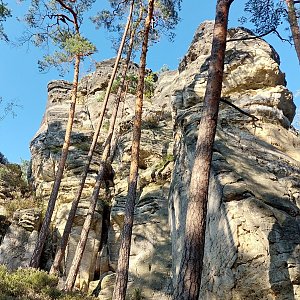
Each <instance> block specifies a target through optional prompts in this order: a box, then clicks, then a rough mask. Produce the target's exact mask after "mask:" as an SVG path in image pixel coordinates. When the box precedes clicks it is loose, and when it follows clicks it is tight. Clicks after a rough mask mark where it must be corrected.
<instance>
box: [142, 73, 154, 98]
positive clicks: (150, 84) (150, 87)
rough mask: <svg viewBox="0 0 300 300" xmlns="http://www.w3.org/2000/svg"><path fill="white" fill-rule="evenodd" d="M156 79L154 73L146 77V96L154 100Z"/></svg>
mask: <svg viewBox="0 0 300 300" xmlns="http://www.w3.org/2000/svg"><path fill="white" fill-rule="evenodd" d="M154 79H155V75H154V73H150V74H148V75H147V76H146V77H145V87H144V94H145V96H146V97H147V98H148V99H150V98H152V97H153V95H154V90H155V80H154Z"/></svg>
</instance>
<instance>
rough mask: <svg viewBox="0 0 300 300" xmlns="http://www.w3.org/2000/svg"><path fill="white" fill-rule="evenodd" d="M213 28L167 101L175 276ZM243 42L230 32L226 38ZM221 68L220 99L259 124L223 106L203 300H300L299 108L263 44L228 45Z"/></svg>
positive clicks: (200, 35)
mask: <svg viewBox="0 0 300 300" xmlns="http://www.w3.org/2000/svg"><path fill="white" fill-rule="evenodd" d="M211 30H212V24H211V23H204V24H202V25H200V27H199V28H198V30H197V32H196V35H195V37H194V40H193V44H192V45H191V47H190V49H189V52H188V54H187V56H186V57H185V59H184V61H183V62H182V63H181V65H180V68H179V70H180V74H179V77H178V78H176V79H175V81H174V82H177V83H178V84H176V86H177V87H178V86H179V84H181V86H180V88H179V89H178V90H177V91H176V92H175V93H174V95H175V97H173V105H174V110H175V112H176V116H175V118H176V119H175V120H176V121H175V138H176V144H175V146H174V150H175V157H176V160H175V167H174V171H173V178H172V183H171V188H170V199H169V200H170V217H171V228H172V243H173V254H172V257H173V262H174V264H173V279H175V278H176V276H177V274H178V272H179V264H180V253H181V251H182V248H183V247H184V245H183V236H184V231H185V226H184V223H185V215H186V209H187V201H188V187H189V181H190V176H191V174H190V172H191V168H192V164H193V159H194V158H193V157H194V150H195V144H196V141H197V125H198V124H199V120H200V117H201V109H202V101H203V97H204V91H205V84H206V80H207V70H208V68H207V67H208V64H207V63H208V61H209V52H207V47H208V44H209V42H210V41H211V37H212V35H211V32H212V31H211ZM249 35H251V33H250V32H248V31H243V30H241V29H234V30H229V34H228V39H230V38H232V37H234V38H236V37H241V36H249ZM225 61H226V63H225V78H224V83H223V96H226V97H229V99H230V100H231V101H232V102H233V103H234V104H235V105H237V106H239V107H240V108H242V109H244V110H245V111H247V112H250V113H251V114H253V115H255V116H256V117H258V118H259V121H257V122H255V123H253V122H252V121H251V119H249V118H247V117H246V116H244V115H242V114H241V113H239V112H237V111H235V110H234V109H233V108H231V107H229V106H227V105H225V104H221V107H220V115H219V125H218V130H217V136H216V141H215V145H214V155H213V170H212V172H211V183H210V191H209V204H208V206H209V207H208V220H207V230H206V243H205V255H204V270H203V278H202V290H201V295H200V298H199V299H209V300H211V299H228V300H229V299H299V297H300V294H299V288H298V287H299V282H298V281H299V270H300V269H299V263H300V260H299V256H298V248H299V243H300V235H299V225H300V224H299V206H298V205H299V204H298V203H299V202H298V198H299V182H300V176H299V174H300V160H299V156H298V155H297V154H296V153H298V152H299V150H300V138H299V137H298V135H297V134H296V133H295V132H294V131H293V130H290V129H289V127H290V124H291V121H292V119H293V117H294V114H295V105H294V104H293V102H292V97H291V93H290V92H289V91H288V90H287V89H286V87H285V79H284V74H283V73H282V72H281V71H280V69H279V65H278V63H279V58H278V55H277V54H276V52H275V51H274V49H272V48H271V47H270V46H269V45H268V44H267V43H265V42H264V41H263V40H260V39H256V40H249V41H243V42H241V41H240V42H229V43H228V45H227V50H226V60H225ZM196 70H198V72H197V71H196ZM199 70H200V72H199ZM188 75H189V76H188Z"/></svg>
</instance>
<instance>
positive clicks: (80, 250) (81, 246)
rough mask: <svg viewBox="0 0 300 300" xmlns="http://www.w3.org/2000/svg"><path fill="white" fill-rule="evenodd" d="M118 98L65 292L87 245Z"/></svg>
mask: <svg viewBox="0 0 300 300" xmlns="http://www.w3.org/2000/svg"><path fill="white" fill-rule="evenodd" d="M120 98H121V97H118V98H117V99H116V105H115V107H114V110H113V113H112V116H111V119H110V125H109V130H108V134H107V138H106V140H105V143H104V151H103V154H102V159H101V163H100V167H99V171H98V175H97V179H96V184H95V187H94V190H93V194H92V197H91V203H90V206H89V210H88V213H87V216H86V218H85V220H84V223H83V227H82V231H81V236H80V240H79V242H78V245H77V248H76V251H75V254H74V258H73V261H72V265H71V268H70V270H69V274H68V276H67V280H66V282H65V287H64V290H65V291H71V290H72V289H73V286H74V284H75V281H76V276H77V273H78V270H79V267H80V262H81V260H82V256H83V252H84V249H85V246H86V243H87V239H88V234H89V231H90V228H91V224H92V219H93V215H94V212H95V209H96V205H97V202H98V196H99V191H100V186H101V182H102V181H103V177H104V175H105V171H106V165H107V161H108V158H109V154H110V145H111V139H112V135H113V132H114V128H115V123H116V119H117V114H118V108H119V103H120Z"/></svg>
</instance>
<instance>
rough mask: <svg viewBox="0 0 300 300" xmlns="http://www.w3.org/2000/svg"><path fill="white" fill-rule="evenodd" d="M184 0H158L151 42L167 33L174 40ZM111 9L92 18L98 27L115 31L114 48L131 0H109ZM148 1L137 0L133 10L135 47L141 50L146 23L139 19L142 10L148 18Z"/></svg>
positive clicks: (118, 40)
mask: <svg viewBox="0 0 300 300" xmlns="http://www.w3.org/2000/svg"><path fill="white" fill-rule="evenodd" d="M181 1H182V0H157V1H156V2H155V7H154V12H153V16H154V17H153V23H152V26H151V29H150V33H149V40H150V43H151V42H152V43H155V42H158V41H159V40H160V38H161V36H162V35H167V36H169V38H170V39H171V40H172V39H173V38H174V36H175V34H174V29H175V26H176V25H177V24H178V22H179V21H180V18H179V14H178V11H179V10H180V8H181V7H180V4H181ZM109 2H110V5H111V9H110V10H108V9H105V10H102V11H100V12H99V13H98V14H97V15H96V16H95V17H93V18H91V19H92V21H93V22H94V23H95V24H96V28H99V27H104V28H106V29H107V30H108V31H109V32H111V33H115V34H116V35H115V37H114V38H111V40H112V41H113V48H115V49H117V48H116V47H115V46H116V45H119V44H120V43H119V42H120V39H121V35H122V33H123V30H124V23H125V22H124V19H125V18H124V17H125V15H126V14H127V13H128V7H129V5H130V4H131V1H119V0H109ZM147 7H148V1H147V0H142V1H136V2H135V6H134V12H133V18H132V20H133V24H134V25H133V26H135V27H136V28H137V33H136V35H135V42H134V49H135V50H139V49H140V47H141V44H142V40H143V30H144V23H143V21H142V22H140V21H139V15H140V11H141V12H142V20H145V19H146V15H147Z"/></svg>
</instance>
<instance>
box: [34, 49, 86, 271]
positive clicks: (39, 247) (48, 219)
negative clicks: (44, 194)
mask: <svg viewBox="0 0 300 300" xmlns="http://www.w3.org/2000/svg"><path fill="white" fill-rule="evenodd" d="M79 65H80V55H77V56H76V58H75V66H74V78H73V89H72V99H71V104H70V111H69V117H68V123H67V127H66V133H65V140H64V144H63V148H62V152H61V158H60V162H59V166H58V169H57V173H56V176H55V181H54V185H53V188H52V192H51V195H50V199H49V202H48V206H47V211H46V214H45V218H44V221H43V224H42V227H41V230H40V233H39V238H38V240H37V243H36V246H35V249H34V252H33V255H32V258H31V261H30V266H31V267H33V268H38V267H39V263H40V258H41V254H42V251H43V247H44V244H45V241H46V238H47V235H48V230H49V226H50V223H51V218H52V214H53V211H54V207H55V202H56V199H57V195H58V191H59V186H60V183H61V179H62V177H63V172H64V167H65V164H66V160H67V156H68V151H69V146H70V138H71V132H72V126H73V120H74V115H75V107H76V100H77V89H78V77H79Z"/></svg>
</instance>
